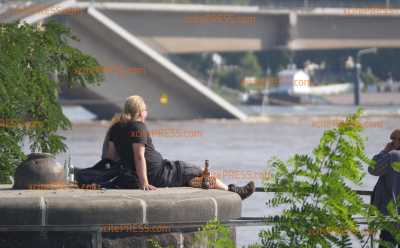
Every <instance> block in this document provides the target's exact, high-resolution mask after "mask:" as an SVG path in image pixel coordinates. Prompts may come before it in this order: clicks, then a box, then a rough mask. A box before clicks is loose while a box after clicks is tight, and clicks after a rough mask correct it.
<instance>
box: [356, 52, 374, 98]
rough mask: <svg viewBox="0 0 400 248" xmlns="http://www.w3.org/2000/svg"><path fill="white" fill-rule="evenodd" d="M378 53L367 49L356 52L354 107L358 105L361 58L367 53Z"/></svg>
mask: <svg viewBox="0 0 400 248" xmlns="http://www.w3.org/2000/svg"><path fill="white" fill-rule="evenodd" d="M377 51H378V49H377V48H368V49H363V50H360V51H358V52H357V56H356V65H355V66H356V81H355V85H354V105H356V106H358V105H360V81H361V79H360V73H361V63H360V62H361V56H363V55H365V54H369V53H376V52H377Z"/></svg>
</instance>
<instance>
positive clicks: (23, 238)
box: [0, 185, 241, 248]
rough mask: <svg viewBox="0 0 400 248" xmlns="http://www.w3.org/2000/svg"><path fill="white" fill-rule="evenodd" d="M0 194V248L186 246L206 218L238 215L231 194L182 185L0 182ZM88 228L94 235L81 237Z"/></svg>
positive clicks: (238, 208) (225, 218)
mask: <svg viewBox="0 0 400 248" xmlns="http://www.w3.org/2000/svg"><path fill="white" fill-rule="evenodd" d="M0 198H1V201H0V246H1V247H31V245H32V242H34V243H35V242H38V243H40V245H38V247H39V246H40V247H51V248H54V247H71V248H72V247H98V248H100V247H106V248H108V247H109V248H117V247H118V248H122V247H129V248H130V247H147V245H146V240H147V239H149V238H154V239H156V240H159V241H160V242H161V245H162V247H167V245H168V244H172V245H173V247H192V246H191V244H192V242H193V241H192V239H193V235H194V233H195V231H197V228H198V227H199V226H201V225H203V224H205V223H206V222H207V221H209V220H210V219H213V218H216V219H218V220H220V221H221V222H224V221H228V220H230V219H236V218H239V217H240V216H241V200H240V197H239V195H237V194H236V193H232V192H228V191H222V190H202V189H195V188H184V187H182V188H160V189H158V190H157V191H150V192H144V191H142V190H84V189H59V190H12V189H11V185H1V186H0ZM188 223H191V224H188ZM184 224H186V225H184ZM145 228H146V229H145ZM161 228H162V229H161ZM33 230H35V231H36V232H34V231H33ZM232 230H234V229H232ZM18 231H19V232H18ZM22 231H23V232H22ZM46 231H48V232H47V233H46ZM89 232H91V233H93V232H94V233H95V235H94V237H90V236H89V237H87V233H89ZM40 233H42V234H41V235H39V234H40ZM57 233H59V236H57ZM71 233H74V235H71ZM85 234H86V235H85ZM10 237H14V238H17V239H12V238H10ZM18 240H20V241H18ZM54 240H56V241H57V245H54V243H52V242H53V241H54ZM38 243H36V244H38ZM62 245H64V246H62Z"/></svg>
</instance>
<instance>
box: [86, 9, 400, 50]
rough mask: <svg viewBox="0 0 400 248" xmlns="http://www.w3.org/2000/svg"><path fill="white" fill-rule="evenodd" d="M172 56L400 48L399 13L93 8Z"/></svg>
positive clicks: (346, 10)
mask: <svg viewBox="0 0 400 248" xmlns="http://www.w3.org/2000/svg"><path fill="white" fill-rule="evenodd" d="M78 5H79V6H80V7H81V8H87V7H88V6H93V7H95V8H96V9H98V10H99V11H101V12H103V13H104V14H106V15H107V16H109V17H110V18H112V19H113V20H114V21H115V22H117V23H118V24H120V25H121V26H123V27H124V28H125V29H126V30H128V31H129V32H130V33H132V34H135V36H137V37H138V38H140V39H142V40H143V41H144V42H146V43H147V44H149V45H150V46H153V48H154V49H158V48H159V47H162V48H163V52H169V53H193V52H213V51H215V52H222V51H225V52H226V51H248V50H253V51H258V50H269V49H292V50H305V49H344V48H368V47H371V46H374V47H378V48H379V47H380V48H386V47H400V33H399V32H396V29H397V27H398V26H399V25H400V9H392V8H385V6H381V7H379V6H376V7H374V6H371V7H365V8H363V9H357V8H309V9H297V10H296V9H272V8H265V7H262V6H221V5H220V6H218V5H217V6H215V5H212V6H211V5H189V4H180V5H179V4H143V3H110V2H102V3H94V4H93V5H91V4H90V3H85V2H81V3H79V4H78Z"/></svg>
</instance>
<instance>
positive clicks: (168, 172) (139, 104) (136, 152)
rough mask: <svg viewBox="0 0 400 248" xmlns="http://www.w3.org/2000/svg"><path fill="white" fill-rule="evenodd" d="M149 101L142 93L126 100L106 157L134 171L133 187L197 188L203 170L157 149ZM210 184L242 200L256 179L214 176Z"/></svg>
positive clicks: (108, 139) (115, 120)
mask: <svg viewBox="0 0 400 248" xmlns="http://www.w3.org/2000/svg"><path fill="white" fill-rule="evenodd" d="M146 117H147V109H146V104H145V103H144V101H143V99H142V98H141V97H140V96H137V95H135V96H130V97H128V98H127V99H126V102H125V106H124V112H123V113H122V114H120V115H117V116H116V117H114V118H113V121H112V123H113V124H112V125H111V127H110V129H109V130H108V132H107V135H106V138H105V141H104V145H103V156H102V157H103V158H108V159H111V160H114V161H118V160H120V161H122V162H123V164H124V166H125V169H126V170H127V171H130V172H131V175H130V178H131V179H130V181H131V183H130V187H129V188H140V189H143V190H156V189H157V187H180V186H192V187H197V186H198V185H197V184H196V183H195V181H196V179H198V177H200V176H201V175H202V169H201V168H200V167H198V166H195V165H192V164H189V163H187V162H184V161H170V160H168V159H164V158H163V157H162V155H161V154H160V153H159V152H158V151H157V150H156V149H155V148H154V145H153V142H152V139H151V136H150V133H149V131H148V129H147V126H146V124H145V120H146ZM210 182H211V183H210V187H211V188H215V189H222V190H229V191H232V192H236V193H238V194H239V195H240V197H241V198H242V199H244V198H247V197H248V196H250V195H251V194H252V193H253V192H254V190H255V186H254V182H252V181H251V182H249V183H248V184H247V185H245V186H243V187H238V186H236V185H234V184H230V185H228V186H226V185H225V184H224V183H223V182H221V181H220V180H219V179H217V178H215V177H212V176H211V178H210Z"/></svg>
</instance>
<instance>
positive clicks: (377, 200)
mask: <svg viewBox="0 0 400 248" xmlns="http://www.w3.org/2000/svg"><path fill="white" fill-rule="evenodd" d="M390 139H391V142H389V143H387V144H386V147H385V148H384V149H383V150H382V151H381V152H380V153H378V154H377V155H375V156H374V157H373V158H372V159H373V160H374V161H375V162H376V164H375V166H374V167H369V168H368V172H369V173H370V174H372V175H374V176H379V179H378V182H377V183H376V185H375V187H374V191H373V193H372V197H371V200H372V204H373V205H375V206H376V207H377V208H378V209H379V211H380V212H381V213H382V214H384V215H388V210H387V208H386V207H387V205H388V203H389V202H390V201H393V202H396V200H397V197H398V196H399V193H400V173H399V172H397V171H395V170H394V169H393V167H392V165H393V164H394V163H395V162H400V129H396V130H394V131H393V132H392V133H391V135H390ZM380 238H381V240H384V241H387V242H390V243H392V244H393V245H397V246H398V245H399V244H398V243H396V241H395V239H394V238H393V237H392V235H391V234H390V233H389V232H388V231H386V230H382V231H381V234H380ZM380 247H381V246H380Z"/></svg>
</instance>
